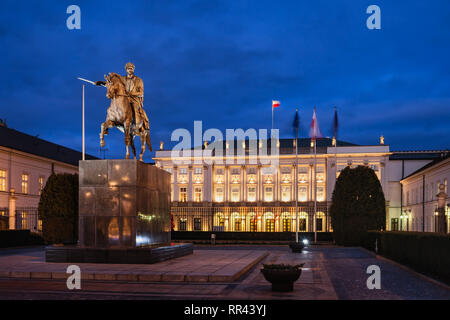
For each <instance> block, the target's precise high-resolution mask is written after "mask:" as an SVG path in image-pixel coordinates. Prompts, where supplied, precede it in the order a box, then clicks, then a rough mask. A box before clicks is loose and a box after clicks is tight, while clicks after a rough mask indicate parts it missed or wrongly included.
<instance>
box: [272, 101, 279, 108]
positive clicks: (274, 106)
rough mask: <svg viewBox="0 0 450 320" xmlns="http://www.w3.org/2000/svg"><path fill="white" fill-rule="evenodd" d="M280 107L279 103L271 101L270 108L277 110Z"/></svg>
mask: <svg viewBox="0 0 450 320" xmlns="http://www.w3.org/2000/svg"><path fill="white" fill-rule="evenodd" d="M279 106H280V101H277V100H272V108H278V107H279Z"/></svg>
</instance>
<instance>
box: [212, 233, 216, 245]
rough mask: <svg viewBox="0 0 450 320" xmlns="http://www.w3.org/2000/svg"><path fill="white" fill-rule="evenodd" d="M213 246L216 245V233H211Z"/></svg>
mask: <svg viewBox="0 0 450 320" xmlns="http://www.w3.org/2000/svg"><path fill="white" fill-rule="evenodd" d="M211 244H212V245H215V244H216V235H215V234H214V233H211Z"/></svg>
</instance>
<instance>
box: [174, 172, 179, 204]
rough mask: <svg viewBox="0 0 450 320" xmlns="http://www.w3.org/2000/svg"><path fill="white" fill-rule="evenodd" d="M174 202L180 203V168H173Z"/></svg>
mask: <svg viewBox="0 0 450 320" xmlns="http://www.w3.org/2000/svg"><path fill="white" fill-rule="evenodd" d="M172 170H173V201H180V198H179V192H180V191H179V190H178V167H173V169H172Z"/></svg>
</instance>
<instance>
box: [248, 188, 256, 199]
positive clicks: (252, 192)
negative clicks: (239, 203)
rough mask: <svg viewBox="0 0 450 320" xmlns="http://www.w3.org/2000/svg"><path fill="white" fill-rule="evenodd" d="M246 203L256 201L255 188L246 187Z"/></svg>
mask: <svg viewBox="0 0 450 320" xmlns="http://www.w3.org/2000/svg"><path fill="white" fill-rule="evenodd" d="M247 201H250V202H253V201H256V187H248V194H247Z"/></svg>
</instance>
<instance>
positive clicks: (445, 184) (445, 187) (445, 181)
mask: <svg viewBox="0 0 450 320" xmlns="http://www.w3.org/2000/svg"><path fill="white" fill-rule="evenodd" d="M444 192H445V193H447V179H444Z"/></svg>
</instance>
